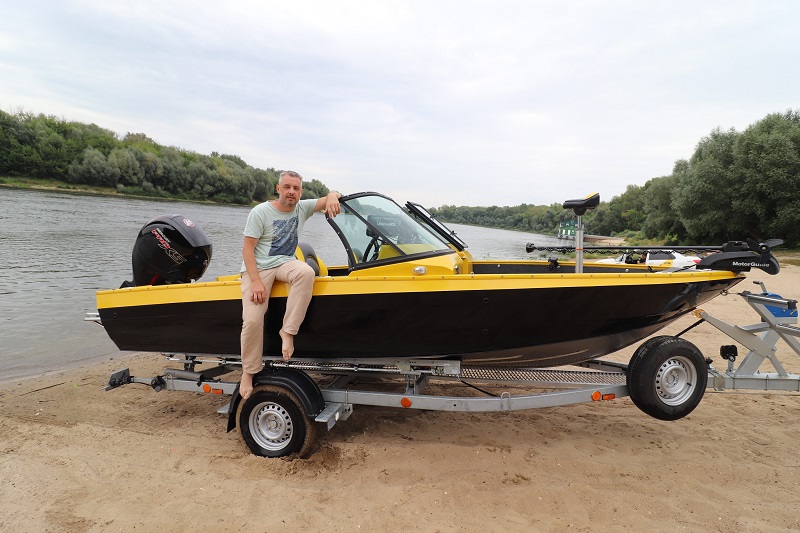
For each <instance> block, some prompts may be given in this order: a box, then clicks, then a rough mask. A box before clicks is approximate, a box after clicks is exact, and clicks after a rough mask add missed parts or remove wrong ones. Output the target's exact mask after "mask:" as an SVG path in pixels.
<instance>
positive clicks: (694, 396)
mask: <svg viewBox="0 0 800 533" xmlns="http://www.w3.org/2000/svg"><path fill="white" fill-rule="evenodd" d="M626 380H627V385H628V392H629V393H630V395H631V399H632V400H633V403H634V404H636V406H637V407H638V408H639V409H641V410H642V411H644V412H645V413H647V414H648V415H650V416H652V417H655V418H658V419H659V420H678V419H679V418H683V417H684V416H686V415H688V414H689V413H691V412H692V411H693V410H694V408H695V407H697V405H698V404H699V403H700V400H701V399H702V398H703V394H704V393H705V390H706V386H707V385H708V367H707V366H706V361H705V358H704V357H703V354H702V353H700V350H699V349H698V348H697V347H696V346H695V345H694V344H692V343H691V342H689V341H687V340H685V339H680V338H678V337H668V336H661V337H654V338H652V339H650V340H648V341H647V342H645V343H644V344H642V345H641V346H640V347H639V349H637V350H636V352H635V353H634V354H633V357H631V361H630V364H629V365H628V371H627V375H626Z"/></svg>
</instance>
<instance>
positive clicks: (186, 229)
mask: <svg viewBox="0 0 800 533" xmlns="http://www.w3.org/2000/svg"><path fill="white" fill-rule="evenodd" d="M132 262H133V284H134V285H137V286H138V285H165V284H171V283H190V282H192V281H194V280H197V279H200V277H201V276H202V275H203V274H204V273H205V271H206V269H207V268H208V264H209V263H210V262H211V240H210V239H209V238H208V236H207V235H206V233H205V232H204V231H203V230H202V229H201V228H200V226H198V225H196V224H195V223H194V222H192V221H191V220H189V219H188V218H186V217H185V216H183V215H171V216H160V217H156V218H154V219H153V220H151V221H150V222H148V223H147V224H145V225H144V226H142V229H141V230H140V231H139V235H138V237H137V238H136V243H135V244H134V245H133V257H132Z"/></svg>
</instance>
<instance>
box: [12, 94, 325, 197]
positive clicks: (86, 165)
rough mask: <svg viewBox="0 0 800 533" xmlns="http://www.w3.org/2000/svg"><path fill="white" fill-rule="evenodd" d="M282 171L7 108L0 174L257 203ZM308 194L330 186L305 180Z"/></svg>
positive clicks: (272, 188)
mask: <svg viewBox="0 0 800 533" xmlns="http://www.w3.org/2000/svg"><path fill="white" fill-rule="evenodd" d="M278 174H279V171H277V170H275V169H274V168H268V169H259V168H253V167H251V166H250V165H248V164H247V163H245V162H244V161H243V160H242V158H240V157H238V156H235V155H228V154H219V153H217V152H212V153H211V155H202V154H198V153H196V152H192V151H189V150H183V149H180V148H175V147H171V146H162V145H160V144H158V143H156V142H155V141H153V140H152V139H150V138H149V137H148V136H147V135H145V134H144V133H128V134H126V135H125V136H124V137H122V138H121V139H120V138H119V137H118V136H117V134H116V133H114V132H113V131H110V130H107V129H104V128H101V127H100V126H97V125H96V124H84V123H80V122H72V121H66V120H63V119H58V118H56V117H53V116H46V115H43V114H38V115H34V114H32V113H28V112H23V111H20V112H17V113H14V114H11V113H6V112H4V111H2V110H0V175H4V176H23V177H31V178H40V179H53V180H58V181H64V182H67V183H74V184H83V185H90V186H97V187H110V188H113V189H115V190H116V191H117V192H119V193H123V194H134V195H142V196H158V197H167V198H180V199H188V200H212V201H216V202H225V203H235V204H245V205H246V204H250V203H252V202H253V201H258V202H262V201H265V200H267V199H268V198H270V197H271V196H274V195H275V185H276V184H277V182H278ZM303 190H304V192H303V196H304V197H305V198H319V197H321V196H324V195H325V194H327V193H328V188H327V187H326V186H325V185H324V184H323V183H322V182H320V181H319V180H316V179H314V180H310V181H306V182H304V183H303Z"/></svg>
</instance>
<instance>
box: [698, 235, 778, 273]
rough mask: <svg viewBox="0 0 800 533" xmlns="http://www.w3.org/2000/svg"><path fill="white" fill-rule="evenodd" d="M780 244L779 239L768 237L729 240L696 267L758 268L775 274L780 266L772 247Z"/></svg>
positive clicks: (741, 269) (744, 270)
mask: <svg viewBox="0 0 800 533" xmlns="http://www.w3.org/2000/svg"><path fill="white" fill-rule="evenodd" d="M781 244H783V241H782V240H781V239H770V240H768V241H764V242H761V243H759V242H757V241H755V240H754V239H747V241H746V242H742V241H730V242H727V243H725V244H723V245H722V247H721V251H720V253H716V254H711V255H708V256H706V257H704V258H703V259H701V260H700V262H699V263H698V264H697V268H709V269H711V270H730V271H732V272H749V271H750V269H751V268H759V269H761V270H763V271H764V272H766V273H767V274H772V275H775V274H777V273H778V272H780V270H781V266H780V264H779V263H778V260H777V259H775V256H774V255H772V248H774V247H775V246H780V245H781Z"/></svg>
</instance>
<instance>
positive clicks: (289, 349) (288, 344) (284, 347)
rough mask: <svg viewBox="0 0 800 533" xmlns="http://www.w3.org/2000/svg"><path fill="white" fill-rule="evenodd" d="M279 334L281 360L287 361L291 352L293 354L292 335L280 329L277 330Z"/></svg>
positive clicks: (290, 356)
mask: <svg viewBox="0 0 800 533" xmlns="http://www.w3.org/2000/svg"><path fill="white" fill-rule="evenodd" d="M278 334H279V335H280V336H281V341H283V342H282V343H281V353H282V354H283V360H284V361H288V360H289V359H291V358H292V354H294V335H292V334H291V333H286V332H285V331H283V330H282V329H281V330H280V331H279V332H278Z"/></svg>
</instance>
